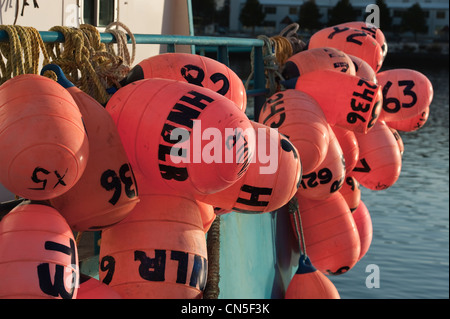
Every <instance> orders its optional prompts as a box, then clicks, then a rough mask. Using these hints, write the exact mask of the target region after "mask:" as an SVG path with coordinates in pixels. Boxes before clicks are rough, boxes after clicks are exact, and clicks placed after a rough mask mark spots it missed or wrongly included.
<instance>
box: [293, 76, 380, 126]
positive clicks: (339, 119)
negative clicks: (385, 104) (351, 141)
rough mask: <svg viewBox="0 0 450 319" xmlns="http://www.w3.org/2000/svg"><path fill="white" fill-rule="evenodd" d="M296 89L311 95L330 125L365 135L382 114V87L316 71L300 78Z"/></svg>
mask: <svg viewBox="0 0 450 319" xmlns="http://www.w3.org/2000/svg"><path fill="white" fill-rule="evenodd" d="M295 89H296V90H299V91H301V92H305V93H307V94H309V95H311V96H312V97H313V98H314V99H315V100H316V101H317V102H318V103H319V105H320V107H321V108H322V110H323V113H324V114H325V117H326V118H327V122H328V123H329V124H330V125H336V126H340V127H342V128H345V129H348V130H350V131H354V132H361V133H366V132H367V131H368V130H369V129H370V128H371V127H372V126H373V125H374V124H375V122H376V121H377V118H378V115H379V113H380V111H381V104H382V93H381V87H380V86H379V85H377V84H376V83H373V82H370V81H368V80H364V79H362V78H360V77H358V76H355V75H351V74H346V73H341V72H336V71H332V70H316V71H313V72H309V73H307V74H305V75H303V76H300V77H299V78H298V80H297V83H296V85H295Z"/></svg>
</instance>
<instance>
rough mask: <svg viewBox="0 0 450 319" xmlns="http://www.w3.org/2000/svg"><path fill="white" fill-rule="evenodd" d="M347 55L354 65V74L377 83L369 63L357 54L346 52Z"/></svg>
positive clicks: (375, 75)
mask: <svg viewBox="0 0 450 319" xmlns="http://www.w3.org/2000/svg"><path fill="white" fill-rule="evenodd" d="M348 57H349V58H350V59H351V60H352V62H353V65H354V66H355V75H356V76H359V77H360V78H361V79H365V80H368V81H370V82H373V83H378V80H377V74H376V72H375V71H374V70H373V69H372V68H371V67H370V65H369V64H368V63H367V62H366V61H364V60H363V59H361V58H358V57H357V56H354V55H350V54H348Z"/></svg>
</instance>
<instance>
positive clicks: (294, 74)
mask: <svg viewBox="0 0 450 319" xmlns="http://www.w3.org/2000/svg"><path fill="white" fill-rule="evenodd" d="M321 69H331V70H334V71H338V72H343V73H348V74H352V75H355V66H354V64H353V62H352V60H351V59H350V58H349V56H348V55H347V54H345V53H344V52H342V51H341V50H338V49H336V48H331V47H329V48H322V47H321V48H312V49H309V50H305V51H301V52H298V53H296V54H294V55H292V56H291V57H290V58H289V59H288V60H287V61H286V63H285V64H284V67H283V70H282V73H281V74H282V75H283V78H284V79H285V80H289V79H295V78H298V77H299V76H302V75H303V74H306V73H308V72H312V71H315V70H321Z"/></svg>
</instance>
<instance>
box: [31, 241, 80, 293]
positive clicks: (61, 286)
mask: <svg viewBox="0 0 450 319" xmlns="http://www.w3.org/2000/svg"><path fill="white" fill-rule="evenodd" d="M44 248H45V250H51V251H56V252H59V253H62V254H66V255H68V256H70V263H71V265H76V263H77V261H76V253H75V241H74V240H73V239H70V243H69V246H66V245H64V244H61V243H57V242H54V241H46V242H45V244H44ZM65 272H66V270H65V266H64V265H56V264H55V271H54V278H53V279H52V278H51V275H50V274H51V273H52V272H51V271H50V264H49V263H41V264H39V265H38V266H37V275H38V279H39V288H40V289H41V291H42V292H43V293H45V294H47V295H49V296H52V297H58V296H61V298H63V299H72V297H73V294H74V292H75V287H76V281H77V278H76V276H74V275H73V274H74V270H72V274H71V275H72V285H71V287H70V289H69V291H67V290H66V287H65V281H66V278H65V276H64V275H65Z"/></svg>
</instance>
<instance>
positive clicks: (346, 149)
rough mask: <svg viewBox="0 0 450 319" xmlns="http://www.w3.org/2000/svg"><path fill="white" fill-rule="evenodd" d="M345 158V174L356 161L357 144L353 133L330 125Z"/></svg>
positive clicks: (357, 156)
mask: <svg viewBox="0 0 450 319" xmlns="http://www.w3.org/2000/svg"><path fill="white" fill-rule="evenodd" d="M331 129H332V130H333V132H334V135H336V139H337V140H338V142H339V145H340V146H341V149H342V154H343V155H344V159H345V174H348V173H350V172H351V171H352V170H353V168H354V167H355V165H356V163H357V162H358V158H359V146H358V141H357V140H356V136H355V133H354V132H352V131H349V130H346V129H343V128H342V127H338V126H335V125H333V126H331Z"/></svg>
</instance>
